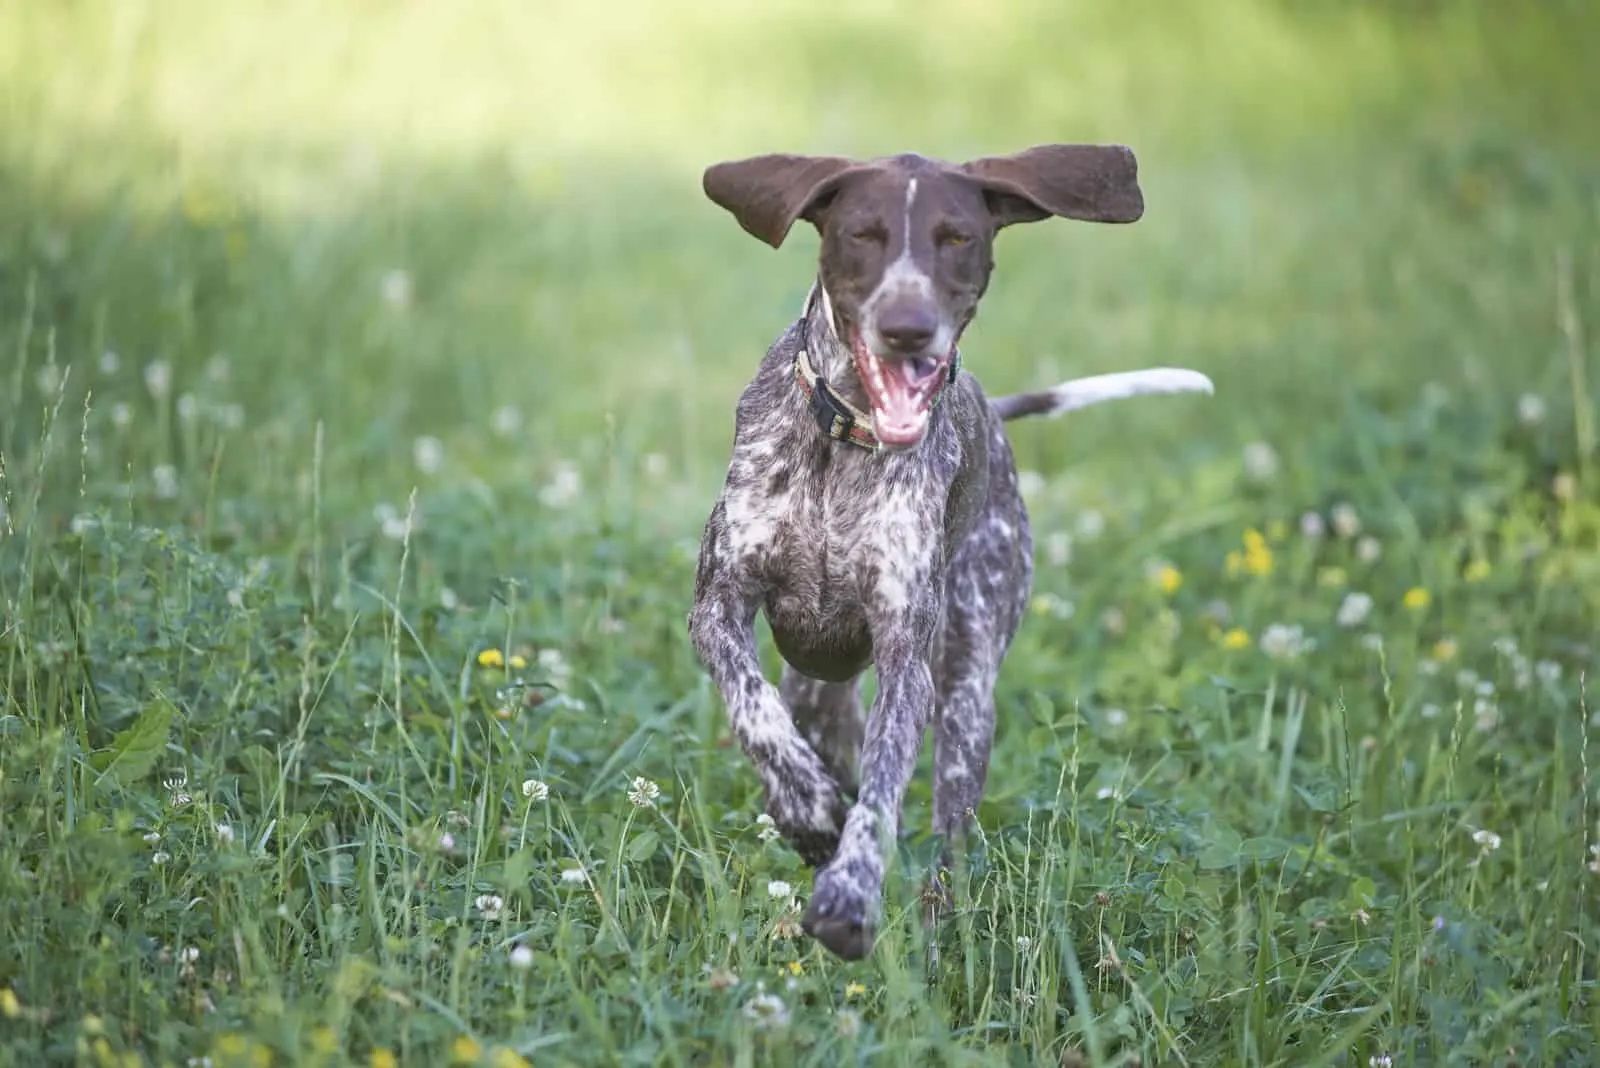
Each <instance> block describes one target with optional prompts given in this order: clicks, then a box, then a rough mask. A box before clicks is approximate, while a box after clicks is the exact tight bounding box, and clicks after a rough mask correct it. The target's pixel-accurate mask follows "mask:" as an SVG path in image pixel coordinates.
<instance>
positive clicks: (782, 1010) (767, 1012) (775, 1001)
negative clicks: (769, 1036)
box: [741, 993, 789, 1031]
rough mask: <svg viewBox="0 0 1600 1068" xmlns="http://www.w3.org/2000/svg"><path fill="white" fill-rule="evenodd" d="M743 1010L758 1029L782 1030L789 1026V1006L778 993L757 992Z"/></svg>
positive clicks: (745, 1015)
mask: <svg viewBox="0 0 1600 1068" xmlns="http://www.w3.org/2000/svg"><path fill="white" fill-rule="evenodd" d="M741 1011H743V1013H744V1018H745V1019H747V1020H749V1021H750V1022H751V1023H753V1024H754V1025H755V1026H756V1028H757V1029H758V1030H762V1031H781V1030H783V1029H784V1028H785V1027H788V1026H789V1007H788V1006H787V1005H785V1004H784V1003H783V999H782V998H780V997H778V996H777V995H776V994H765V993H763V994H757V995H756V996H755V997H753V998H751V999H750V1000H749V1001H747V1002H745V1003H744V1008H743V1010H741Z"/></svg>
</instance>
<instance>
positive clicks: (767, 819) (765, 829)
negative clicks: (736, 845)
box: [756, 812, 783, 842]
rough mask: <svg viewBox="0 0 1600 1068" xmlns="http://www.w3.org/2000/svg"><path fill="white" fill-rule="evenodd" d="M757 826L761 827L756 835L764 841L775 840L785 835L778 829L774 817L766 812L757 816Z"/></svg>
mask: <svg viewBox="0 0 1600 1068" xmlns="http://www.w3.org/2000/svg"><path fill="white" fill-rule="evenodd" d="M756 826H757V827H759V828H761V829H760V830H758V831H757V832H756V837H757V838H759V839H761V840H762V841H763V842H775V841H777V840H778V839H779V838H782V837H783V834H782V833H781V832H780V831H779V830H778V826H777V824H776V823H774V822H773V819H772V817H771V816H769V815H767V814H766V813H765V812H763V813H761V815H759V816H757V817H756Z"/></svg>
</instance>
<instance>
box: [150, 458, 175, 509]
mask: <svg viewBox="0 0 1600 1068" xmlns="http://www.w3.org/2000/svg"><path fill="white" fill-rule="evenodd" d="M150 481H151V482H152V483H154V484H155V491H156V496H157V497H159V498H161V499H162V500H164V501H170V500H173V499H174V498H176V497H177V496H178V469H177V468H176V467H173V466H172V465H171V464H157V465H156V466H155V467H154V468H153V469H152V470H151V472H150Z"/></svg>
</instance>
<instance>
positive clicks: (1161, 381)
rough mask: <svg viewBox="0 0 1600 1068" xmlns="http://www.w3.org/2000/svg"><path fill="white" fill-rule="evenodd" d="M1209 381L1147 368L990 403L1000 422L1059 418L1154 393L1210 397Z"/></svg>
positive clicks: (1197, 374) (1198, 375)
mask: <svg viewBox="0 0 1600 1068" xmlns="http://www.w3.org/2000/svg"><path fill="white" fill-rule="evenodd" d="M1213 392H1215V389H1214V387H1213V386H1212V384H1211V379H1209V378H1207V377H1206V376H1205V375H1203V374H1201V373H1200V372H1199V371H1189V370H1185V369H1183V368H1181V367H1151V368H1147V369H1145V370H1143V371H1118V372H1116V373H1114V374H1105V375H1090V376H1089V377H1087V378H1074V379H1072V380H1071V381H1070V382H1063V383H1061V384H1060V385H1059V386H1054V387H1052V388H1050V389H1043V390H1039V391H1037V392H1033V393H1014V394H1012V395H1011V396H1009V397H998V398H996V399H995V400H994V401H993V402H992V403H993V404H994V407H995V410H996V411H998V412H999V413H1000V418H1002V419H1015V418H1018V417H1019V416H1024V415H1060V414H1062V413H1063V412H1070V411H1075V410H1076V409H1078V408H1087V407H1089V406H1090V405H1093V404H1100V403H1101V402H1103V401H1111V400H1122V399H1123V398H1124V397H1140V396H1144V395H1146V394H1154V393H1207V394H1209V393H1213Z"/></svg>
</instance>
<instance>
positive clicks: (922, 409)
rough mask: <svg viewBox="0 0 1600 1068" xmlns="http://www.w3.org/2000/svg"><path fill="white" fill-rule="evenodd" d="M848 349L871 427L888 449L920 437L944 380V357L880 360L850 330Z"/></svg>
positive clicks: (859, 335)
mask: <svg viewBox="0 0 1600 1068" xmlns="http://www.w3.org/2000/svg"><path fill="white" fill-rule="evenodd" d="M850 351H851V353H852V354H853V355H854V357H855V364H856V374H857V375H859V376H860V377H861V384H862V386H864V387H865V388H866V391H867V400H868V401H869V402H870V404H871V407H872V430H873V433H875V434H877V436H878V440H879V441H880V442H882V443H883V444H884V445H887V446H889V447H890V448H904V447H906V446H910V445H915V444H916V443H917V442H919V441H921V440H922V435H923V434H924V433H926V432H927V429H928V414H929V413H930V412H931V411H932V410H933V399H934V397H935V396H937V395H938V392H939V387H940V386H941V385H942V384H943V383H944V378H945V373H946V372H945V369H946V368H947V367H949V365H950V360H949V358H948V357H945V358H942V359H941V358H937V357H933V356H908V357H905V358H903V359H893V360H883V359H879V358H878V356H877V355H876V354H875V353H873V352H872V350H870V349H868V348H867V346H866V343H865V342H864V341H862V339H861V332H860V331H859V330H857V331H853V332H852V337H851V344H850Z"/></svg>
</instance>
